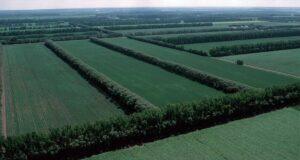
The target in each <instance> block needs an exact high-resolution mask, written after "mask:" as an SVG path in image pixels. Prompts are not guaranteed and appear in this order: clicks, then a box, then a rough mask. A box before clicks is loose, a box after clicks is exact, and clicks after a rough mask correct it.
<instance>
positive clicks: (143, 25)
mask: <svg viewBox="0 0 300 160" xmlns="http://www.w3.org/2000/svg"><path fill="white" fill-rule="evenodd" d="M201 26H213V23H171V24H151V25H149V24H142V25H129V26H110V27H104V28H105V29H108V30H133V29H153V28H179V27H201Z"/></svg>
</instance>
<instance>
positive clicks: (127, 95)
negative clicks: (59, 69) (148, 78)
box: [45, 40, 157, 113]
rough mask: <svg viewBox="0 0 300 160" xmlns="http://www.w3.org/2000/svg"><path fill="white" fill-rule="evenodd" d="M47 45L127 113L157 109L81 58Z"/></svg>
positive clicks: (52, 44) (48, 42) (50, 42)
mask: <svg viewBox="0 0 300 160" xmlns="http://www.w3.org/2000/svg"><path fill="white" fill-rule="evenodd" d="M45 45H46V46H47V47H48V48H49V49H51V50H52V51H53V52H54V53H55V54H56V55H57V56H58V57H60V58H61V59H62V60H64V61H65V62H66V63H68V64H69V65H70V66H71V67H72V68H73V69H75V70H76V71H77V72H79V73H80V74H81V75H82V76H83V77H84V78H85V79H86V80H88V81H89V82H90V83H91V84H93V85H94V86H95V87H96V88H98V89H99V90H101V91H104V92H105V93H106V94H107V95H109V96H110V97H112V98H113V99H114V100H115V101H117V102H118V103H119V104H120V106H121V107H123V109H124V110H125V111H127V112H130V113H132V112H138V111H142V110H144V109H149V108H156V109H157V107H156V106H154V105H153V104H151V103H150V102H148V101H147V100H145V99H143V98H142V97H140V96H138V95H136V94H135V93H133V92H131V91H130V90H128V89H126V88H125V87H123V86H121V85H120V84H118V83H116V82H114V81H112V80H111V79H109V78H108V77H106V76H105V75H104V74H101V73H99V72H98V71H96V70H95V69H94V68H92V67H90V66H89V65H87V64H86V63H84V62H83V61H82V60H80V59H79V58H76V57H74V56H72V55H71V54H69V53H67V52H66V51H64V50H63V49H62V48H60V47H59V46H58V45H56V44H55V43H54V42H53V41H50V40H49V41H47V42H46V43H45Z"/></svg>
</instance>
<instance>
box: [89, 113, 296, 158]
mask: <svg viewBox="0 0 300 160" xmlns="http://www.w3.org/2000/svg"><path fill="white" fill-rule="evenodd" d="M299 123H300V111H298V110H295V109H293V108H288V109H282V110H279V111H274V112H271V113H267V114H264V115H260V116H257V117H254V118H249V119H245V120H239V121H235V122H231V123H228V124H225V125H221V126H216V127H213V128H209V129H205V130H200V131H195V132H192V133H188V134H184V135H179V136H176V137H171V138H167V139H163V140H159V141H156V142H152V143H147V144H144V145H142V146H134V147H131V148H128V149H123V150H118V151H113V152H108V153H104V154H101V155H98V156H94V157H91V158H87V159H88V160H119V159H126V160H127V159H128V160H161V159H168V160H169V159H176V160H199V159H203V160H216V159H218V160H227V159H244V160H252V159H273V160H282V159H285V160H295V159H298V158H299V157H300V153H299V149H298V148H299V147H298V146H299V145H300V135H299V132H300V127H299V125H298V124H299Z"/></svg>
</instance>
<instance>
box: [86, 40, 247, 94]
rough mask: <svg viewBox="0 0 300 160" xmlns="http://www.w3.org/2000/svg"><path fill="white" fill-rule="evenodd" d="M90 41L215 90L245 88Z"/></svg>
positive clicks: (119, 48) (139, 54)
mask: <svg viewBox="0 0 300 160" xmlns="http://www.w3.org/2000/svg"><path fill="white" fill-rule="evenodd" d="M91 41H92V42H94V43H96V44H99V45H101V46H104V47H106V48H109V49H112V50H115V51H117V52H120V53H122V54H125V55H127V56H130V57H133V58H136V59H138V60H142V61H144V62H147V63H149V64H152V65H156V66H158V67H160V68H163V69H165V70H167V71H169V72H173V73H176V74H178V75H180V76H183V77H186V78H188V79H191V80H193V81H197V82H199V83H201V84H204V85H207V86H209V87H212V88H215V89H217V90H221V91H223V92H225V93H236V92H238V91H241V90H245V89H247V88H246V86H241V85H238V84H236V83H233V82H231V81H229V80H225V79H222V78H219V77H216V76H213V75H208V74H206V73H202V72H201V71H199V70H196V69H193V68H190V67H187V66H184V65H181V64H177V63H174V62H169V61H164V60H161V59H159V58H156V57H152V56H149V55H147V54H144V53H140V52H136V51H133V50H130V49H127V48H123V47H120V46H116V45H113V44H110V43H107V42H104V41H102V40H100V39H97V38H91Z"/></svg>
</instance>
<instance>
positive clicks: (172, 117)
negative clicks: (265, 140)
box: [0, 84, 300, 160]
mask: <svg viewBox="0 0 300 160" xmlns="http://www.w3.org/2000/svg"><path fill="white" fill-rule="evenodd" d="M299 103H300V84H294V85H289V86H285V87H280V88H279V87H274V88H269V89H266V90H264V91H247V92H240V93H238V94H234V95H229V96H224V97H221V98H214V99H207V100H203V101H199V102H194V103H187V104H175V105H170V106H166V107H165V108H163V109H162V110H145V111H143V112H140V113H136V114H133V115H131V116H128V117H119V118H115V119H111V120H109V121H99V122H95V123H91V124H86V125H81V126H73V127H71V126H67V127H64V128H61V129H55V130H51V131H50V132H49V133H47V134H46V133H31V134H27V135H23V136H18V137H9V138H8V139H6V140H3V139H0V157H1V156H2V157H5V158H4V159H18V160H22V159H43V160H46V159H55V160H56V159H67V158H79V157H81V158H82V157H84V156H85V155H90V154H96V153H101V152H105V151H109V150H113V149H116V148H122V147H127V146H128V145H134V144H140V143H142V142H146V141H149V140H154V139H159V138H164V137H168V136H170V135H174V134H179V133H182V132H187V131H192V130H195V129H202V128H206V127H209V126H214V125H216V124H221V123H226V122H228V121H231V120H236V119H241V118H246V117H250V116H255V115H258V114H261V113H265V112H269V111H272V110H276V109H281V108H284V107H288V106H290V105H294V104H299Z"/></svg>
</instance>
